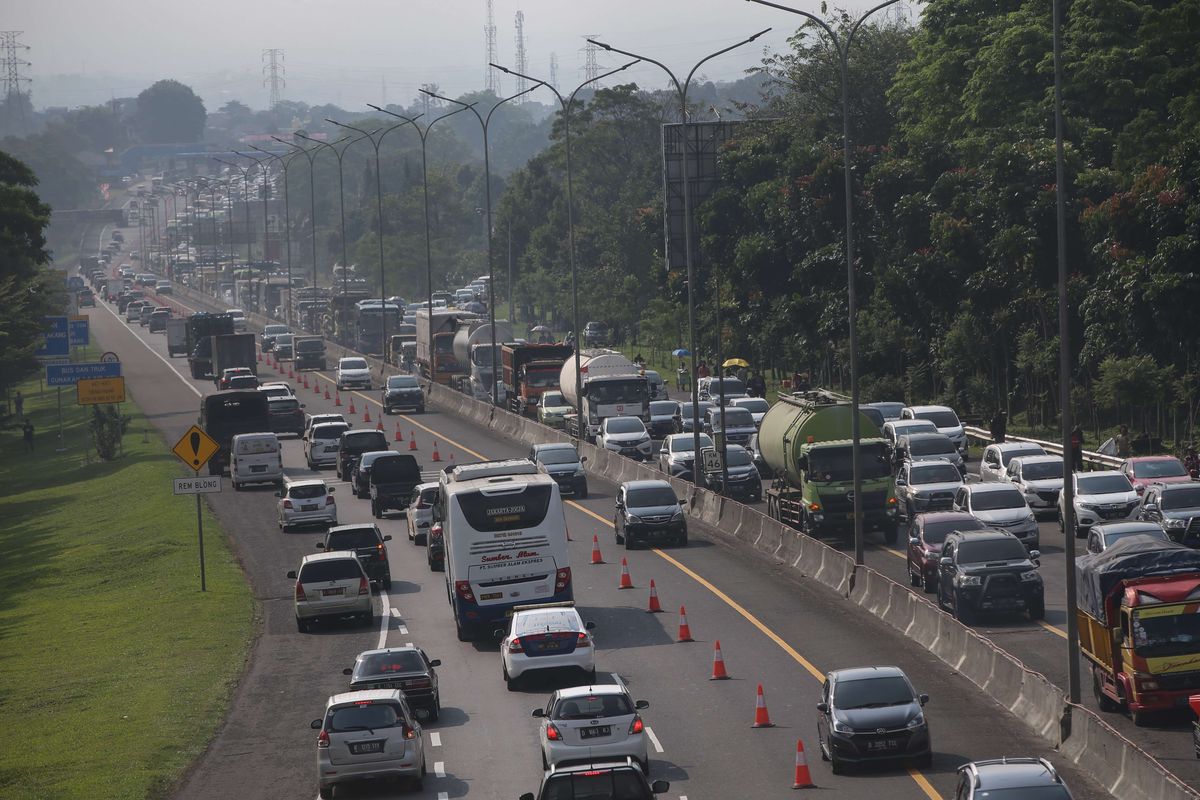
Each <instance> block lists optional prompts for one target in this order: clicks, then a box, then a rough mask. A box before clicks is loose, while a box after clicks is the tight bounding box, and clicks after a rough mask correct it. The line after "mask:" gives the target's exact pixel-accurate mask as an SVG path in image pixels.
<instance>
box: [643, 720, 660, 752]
mask: <svg viewBox="0 0 1200 800" xmlns="http://www.w3.org/2000/svg"><path fill="white" fill-rule="evenodd" d="M646 735H647V736H649V737H650V744H652V745H654V749H655V750H656V751H658V752H660V753H661V752H662V751H663V746H662V744H661V743H660V742H659V741H658V737H657V736H655V735H654V729H653V728H651V727H650V726H649V725H647V726H646Z"/></svg>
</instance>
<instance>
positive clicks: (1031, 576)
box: [1021, 569, 1042, 581]
mask: <svg viewBox="0 0 1200 800" xmlns="http://www.w3.org/2000/svg"><path fill="white" fill-rule="evenodd" d="M1041 579H1042V576H1041V574H1040V573H1039V572H1038V571H1037V570H1036V569H1031V570H1028V571H1027V572H1022V573H1021V580H1023V581H1040V580H1041Z"/></svg>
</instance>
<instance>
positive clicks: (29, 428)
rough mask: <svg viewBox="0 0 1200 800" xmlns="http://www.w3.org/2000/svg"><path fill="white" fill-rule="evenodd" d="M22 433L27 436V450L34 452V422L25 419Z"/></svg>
mask: <svg viewBox="0 0 1200 800" xmlns="http://www.w3.org/2000/svg"><path fill="white" fill-rule="evenodd" d="M21 434H22V436H23V437H24V438H25V452H27V453H32V452H33V423H32V422H30V421H29V420H25V424H24V425H22V426H21Z"/></svg>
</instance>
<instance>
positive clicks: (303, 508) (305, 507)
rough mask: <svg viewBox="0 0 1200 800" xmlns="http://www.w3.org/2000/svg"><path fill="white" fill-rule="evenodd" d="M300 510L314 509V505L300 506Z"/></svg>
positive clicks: (315, 508)
mask: <svg viewBox="0 0 1200 800" xmlns="http://www.w3.org/2000/svg"><path fill="white" fill-rule="evenodd" d="M300 510H301V511H316V510H317V507H316V506H300Z"/></svg>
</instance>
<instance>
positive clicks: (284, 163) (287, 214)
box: [250, 145, 300, 327]
mask: <svg viewBox="0 0 1200 800" xmlns="http://www.w3.org/2000/svg"><path fill="white" fill-rule="evenodd" d="M250 147H251V148H252V149H254V150H257V151H258V152H260V153H262V154H263V155H265V156H267V157H269V158H273V159H275V160H277V161H278V162H279V167H280V171H281V172H282V173H283V241H284V250H285V253H286V257H287V282H288V302H287V307H286V308H285V309H284V317H285V321H286V322H287V324H288V327H291V325H292V292H293V287H292V212H291V207H290V206H289V204H288V167H289V166H290V165H291V162H292V159H294V158H296V157H297V156H298V155H300V154H299V153H293V154H292V155H291V156H289V157H287V158H284V157H283V156H281V155H277V154H275V153H272V152H270V151H269V150H263V149H262V148H261V147H255V146H254V145H250Z"/></svg>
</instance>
